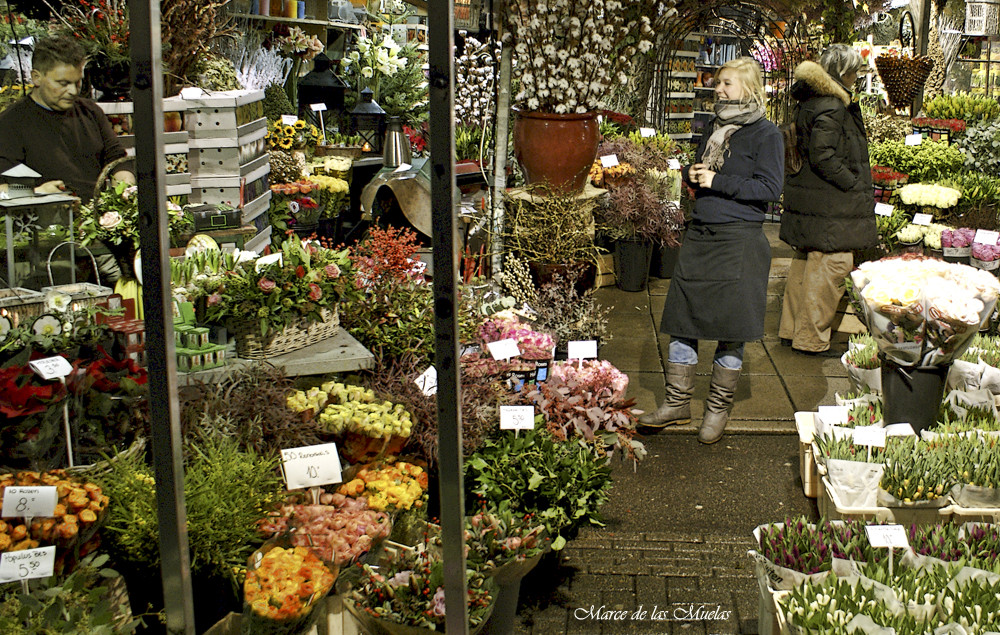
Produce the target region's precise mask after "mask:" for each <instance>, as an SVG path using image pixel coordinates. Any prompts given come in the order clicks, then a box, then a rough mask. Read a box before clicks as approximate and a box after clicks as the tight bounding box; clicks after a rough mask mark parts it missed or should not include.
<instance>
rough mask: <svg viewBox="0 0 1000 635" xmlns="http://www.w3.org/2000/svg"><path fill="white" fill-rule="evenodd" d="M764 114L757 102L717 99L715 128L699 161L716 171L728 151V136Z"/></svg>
mask: <svg viewBox="0 0 1000 635" xmlns="http://www.w3.org/2000/svg"><path fill="white" fill-rule="evenodd" d="M763 116H764V109H763V108H761V107H760V106H758V105H757V104H744V103H741V102H738V101H728V100H723V101H718V102H716V103H715V117H716V118H715V130H714V131H713V132H712V136H711V137H709V138H708V143H706V144H705V154H704V155H702V157H701V161H702V163H704V164H705V165H706V166H707V167H708V169H709V170H715V171H718V169H719V168H721V167H722V164H723V163H724V162H725V160H726V154H727V153H728V151H729V138H730V137H732V136H733V133H735V132H736V131H737V130H739V129H740V128H741V127H742V126H746V125H749V124H752V123H754V122H755V121H757V120H758V119H760V118H761V117H763Z"/></svg>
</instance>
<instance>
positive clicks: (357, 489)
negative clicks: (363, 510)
mask: <svg viewBox="0 0 1000 635" xmlns="http://www.w3.org/2000/svg"><path fill="white" fill-rule="evenodd" d="M426 491H427V472H425V471H424V469H423V468H422V467H420V466H419V465H414V464H412V463H407V462H405V461H398V462H396V463H395V464H391V465H368V466H365V467H363V468H361V471H359V472H358V474H357V476H356V477H355V478H354V479H353V480H351V481H350V482H348V483H345V484H343V485H341V486H340V488H339V489H338V490H337V492H338V493H340V494H344V495H345V496H354V497H358V496H362V495H366V496H367V497H368V506H369V507H371V508H372V509H375V510H377V511H384V510H385V509H386V508H389V507H391V508H394V509H410V508H412V507H422V506H423V504H424V501H423V499H424V493H425V492H426Z"/></svg>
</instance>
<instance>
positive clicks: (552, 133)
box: [504, 0, 674, 192]
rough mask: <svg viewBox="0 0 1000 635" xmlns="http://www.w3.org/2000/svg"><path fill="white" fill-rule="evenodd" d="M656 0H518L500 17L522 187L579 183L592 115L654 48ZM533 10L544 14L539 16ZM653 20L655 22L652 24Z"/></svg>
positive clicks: (586, 163) (594, 125)
mask: <svg viewBox="0 0 1000 635" xmlns="http://www.w3.org/2000/svg"><path fill="white" fill-rule="evenodd" d="M656 4H657V3H655V2H651V1H649V0H642V1H641V2H634V3H630V4H629V6H628V7H627V8H626V7H625V6H623V5H622V4H619V3H612V2H605V0H597V1H595V2H572V3H568V2H564V1H562V0H544V1H543V2H540V3H538V2H533V1H532V2H529V1H528V0H517V1H516V2H511V3H509V4H508V6H507V12H506V15H505V16H504V17H505V19H506V21H507V23H508V26H509V33H510V40H509V43H505V44H507V45H510V46H512V47H513V50H514V57H515V63H514V69H515V70H514V73H515V77H516V79H517V80H518V81H519V82H520V83H519V86H520V91H519V92H518V93H517V94H516V95H514V102H515V108H516V115H517V118H516V119H515V122H514V150H515V156H516V157H517V160H518V162H519V163H520V164H521V168H522V170H523V171H524V173H525V180H526V181H527V183H528V184H529V185H533V184H536V183H546V182H547V183H548V184H549V186H550V187H551V188H554V189H560V190H565V191H567V192H576V191H579V190H580V189H581V188H583V186H584V184H585V183H586V179H587V172H588V170H589V169H590V166H591V164H592V163H593V162H594V157H595V156H597V146H598V143H599V141H600V137H599V132H598V122H597V114H598V111H599V110H600V109H601V108H603V107H604V99H605V98H606V96H607V95H608V94H609V93H610V92H611V89H612V87H613V85H615V84H616V83H618V84H624V83H626V82H627V81H628V76H629V71H630V70H631V67H632V64H633V62H634V61H635V60H636V59H637V58H638V56H639V55H643V54H646V53H648V52H649V51H650V50H652V48H653V43H652V37H653V34H654V32H656V30H655V28H654V21H659V20H663V21H666V20H668V19H669V18H670V16H671V15H673V13H674V12H673V11H672V10H671V11H664V12H662V13H657V11H656ZM540 16H545V17H544V18H543V19H539V18H540ZM655 26H658V24H657V25H655Z"/></svg>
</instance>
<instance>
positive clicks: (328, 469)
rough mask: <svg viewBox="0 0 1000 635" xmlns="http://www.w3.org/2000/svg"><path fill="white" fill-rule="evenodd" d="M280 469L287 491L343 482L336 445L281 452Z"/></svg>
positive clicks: (309, 446)
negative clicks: (283, 475)
mask: <svg viewBox="0 0 1000 635" xmlns="http://www.w3.org/2000/svg"><path fill="white" fill-rule="evenodd" d="M281 467H282V470H283V471H284V473H285V483H286V484H287V485H288V489H302V488H305V487H318V486H320V485H329V484H330V483H340V482H341V481H342V480H343V477H342V476H341V474H340V455H339V454H337V444H336V443H323V444H321V445H308V446H304V447H301V448H290V449H287V450H282V451H281Z"/></svg>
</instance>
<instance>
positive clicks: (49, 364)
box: [28, 355, 73, 380]
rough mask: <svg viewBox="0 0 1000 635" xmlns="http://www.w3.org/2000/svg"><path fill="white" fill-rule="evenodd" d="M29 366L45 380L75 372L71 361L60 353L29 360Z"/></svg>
mask: <svg viewBox="0 0 1000 635" xmlns="http://www.w3.org/2000/svg"><path fill="white" fill-rule="evenodd" d="M28 366H30V367H31V370H33V371H35V374H37V375H38V376H39V377H41V378H42V379H45V380H49V379H60V378H62V377H65V376H66V375H69V374H70V373H71V372H73V367H72V366H71V365H70V363H69V362H68V361H66V358H65V357H62V356H60V355H56V356H55V357H46V358H45V359H36V360H34V361H31V362H28Z"/></svg>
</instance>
